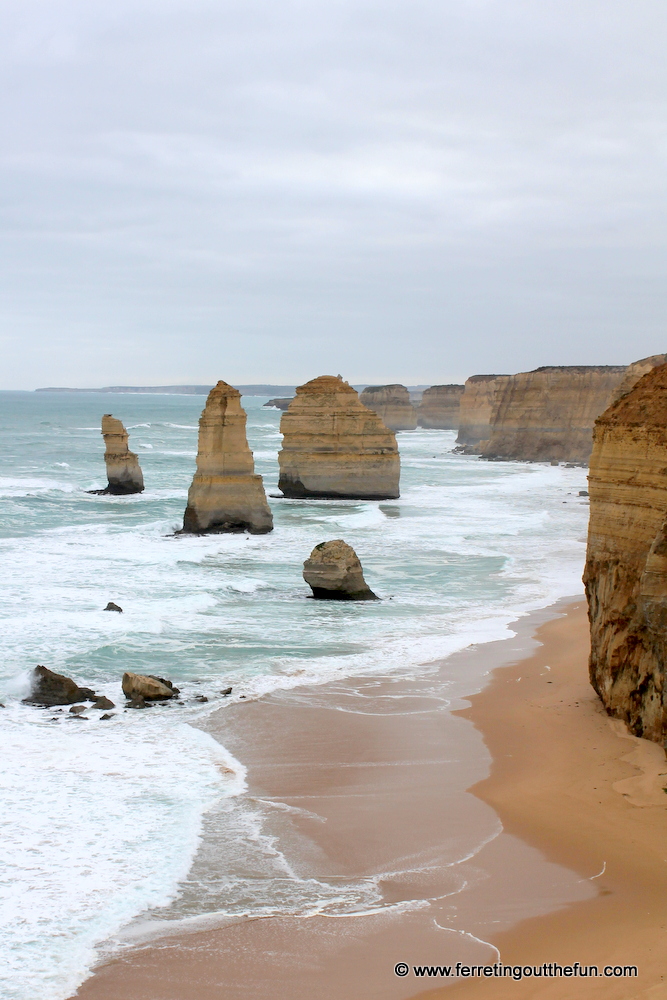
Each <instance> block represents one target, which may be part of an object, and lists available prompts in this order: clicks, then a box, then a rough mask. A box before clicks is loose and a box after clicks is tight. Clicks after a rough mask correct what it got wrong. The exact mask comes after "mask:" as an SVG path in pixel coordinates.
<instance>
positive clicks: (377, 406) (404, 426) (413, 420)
mask: <svg viewBox="0 0 667 1000" xmlns="http://www.w3.org/2000/svg"><path fill="white" fill-rule="evenodd" d="M359 402H360V403H361V404H362V405H363V406H367V407H368V409H369V410H372V411H373V413H377V415H378V417H379V418H380V420H381V421H382V423H383V424H384V425H385V427H388V428H389V430H390V431H413V430H414V429H415V427H416V426H417V411H416V410H415V408H414V406H413V405H412V403H411V401H410V393H409V392H408V390H407V389H406V388H405V386H404V385H398V384H396V385H368V386H366V388H365V389H364V391H363V392H362V394H361V396H360V397H359Z"/></svg>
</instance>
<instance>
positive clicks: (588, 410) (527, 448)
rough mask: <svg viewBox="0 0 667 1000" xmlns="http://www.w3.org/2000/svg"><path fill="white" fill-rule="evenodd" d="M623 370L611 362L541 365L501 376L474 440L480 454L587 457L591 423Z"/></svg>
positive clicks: (541, 459)
mask: <svg viewBox="0 0 667 1000" xmlns="http://www.w3.org/2000/svg"><path fill="white" fill-rule="evenodd" d="M626 374H627V367H626V366H625V365H623V366H615V365H600V366H576V367H574V366H573V367H545V368H537V369H536V370H535V371H532V372H520V373H519V374H518V375H512V376H511V377H510V378H508V379H507V381H506V383H505V385H504V387H503V389H502V392H501V393H499V395H498V397H497V399H496V402H495V406H494V410H493V413H492V416H491V432H490V434H489V436H488V438H487V440H486V441H483V442H482V443H481V444H480V447H479V452H480V454H482V455H484V456H485V457H486V458H504V459H518V460H523V461H529V462H549V461H558V462H574V463H577V464H581V465H585V464H587V463H588V459H589V457H590V453H591V448H592V446H593V424H594V423H595V420H596V418H597V417H599V415H600V414H601V413H602V412H603V410H605V409H606V407H607V406H608V405H609V401H610V399H611V398H612V395H613V393H614V392H615V391H616V390H617V389H618V387H619V385H620V384H621V382H622V381H623V379H624V377H625V376H626Z"/></svg>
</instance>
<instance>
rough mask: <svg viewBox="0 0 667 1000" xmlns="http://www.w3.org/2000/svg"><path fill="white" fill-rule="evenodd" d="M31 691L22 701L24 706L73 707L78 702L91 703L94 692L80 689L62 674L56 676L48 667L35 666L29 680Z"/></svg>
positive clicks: (88, 689)
mask: <svg viewBox="0 0 667 1000" xmlns="http://www.w3.org/2000/svg"><path fill="white" fill-rule="evenodd" d="M30 684H31V691H30V695H29V696H28V697H27V698H24V699H23V702H24V704H26V705H44V706H46V707H48V708H50V707H51V706H52V705H74V704H76V702H78V701H93V700H94V699H95V698H96V695H95V692H94V691H91V689H90V688H81V687H79V685H78V684H77V683H76V682H75V681H73V680H72V678H71V677H65V675H64V674H56V673H54V672H53V671H52V670H49V669H48V667H43V666H41V665H40V666H37V667H35V669H34V670H33V672H32V676H31V678H30Z"/></svg>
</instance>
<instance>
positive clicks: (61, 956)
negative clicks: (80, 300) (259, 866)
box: [0, 393, 588, 1000]
mask: <svg viewBox="0 0 667 1000" xmlns="http://www.w3.org/2000/svg"><path fill="white" fill-rule="evenodd" d="M265 401H266V400H265V399H261V398H258V397H245V398H244V400H243V403H244V406H245V407H246V409H247V412H248V438H249V442H250V446H251V448H252V449H253V451H254V454H255V462H256V468H257V471H258V472H260V473H261V474H262V475H263V476H264V482H265V487H266V490H267V493H268V494H271V493H276V492H277V478H278V475H277V474H278V467H277V460H276V456H277V451H278V448H279V446H280V434H279V422H280V413H279V412H278V411H276V410H273V409H264V408H263V405H262V404H263V403H264V402H265ZM203 403H204V398H203V397H190V396H154V395H145V396H140V395H123V396H117V395H97V394H85V395H78V394H46V393H44V394H42V393H0V497H1V499H2V503H1V505H0V560H1V566H2V574H1V579H2V594H1V600H0V618H1V627H2V636H3V639H2V644H3V656H2V661H1V662H0V701H2V702H3V703H4V705H5V708H4V709H3V710H0V711H1V713H2V714H1V715H0V725H2V728H3V743H4V744H5V746H6V747H7V750H6V753H5V755H4V756H5V768H4V769H3V777H2V786H1V788H0V793H1V795H2V815H3V817H4V819H3V839H4V842H5V844H6V845H7V850H8V863H9V867H8V876H9V877H3V878H2V880H0V892H1V893H2V895H3V897H4V904H5V905H4V906H3V912H4V913H5V914H6V915H7V924H6V925H5V927H4V930H3V941H2V944H3V953H4V954H6V953H7V950H8V949H9V948H10V946H11V948H12V954H13V955H14V956H15V957H14V960H13V961H14V963H15V964H14V967H13V968H10V969H9V970H8V973H7V979H6V981H5V983H4V984H3V985H0V995H1V996H2V997H7V998H11V1000H27V998H32V997H34V996H35V995H40V996H41V997H44V998H46V1000H61V998H64V997H66V996H68V994H69V993H70V992H71V991H72V990H73V989H74V988H75V987H76V985H77V984H78V983H79V982H80V981H81V979H82V977H83V976H84V975H85V971H86V969H87V968H88V967H89V966H90V964H91V962H92V961H93V960H94V957H95V954H96V949H97V948H98V946H99V944H100V943H101V942H103V941H104V940H105V939H107V938H108V937H109V936H111V935H113V934H115V933H117V932H118V931H119V930H120V929H121V928H122V927H123V926H124V925H126V924H127V923H129V922H130V921H131V920H133V919H134V918H136V917H137V916H138V915H140V914H142V913H144V912H145V911H146V910H147V909H150V908H156V907H164V906H167V905H168V904H169V903H171V902H173V900H174V899H175V898H177V897H178V893H179V888H178V886H179V880H181V879H183V877H184V876H185V875H186V874H187V871H188V869H189V867H190V864H191V861H192V858H193V855H194V853H195V851H196V848H197V844H198V842H199V837H200V831H201V824H202V816H203V815H204V813H205V811H206V810H207V809H210V808H212V806H213V804H214V803H215V802H219V800H220V798H221V796H222V797H223V798H224V797H228V798H229V799H230V801H232V800H234V799H235V798H238V796H241V795H242V791H243V767H242V763H243V762H235V761H233V760H232V759H231V758H230V756H229V754H227V753H226V751H225V749H224V748H221V747H220V746H219V744H217V743H215V741H213V740H212V738H211V737H209V736H207V735H206V734H204V733H202V732H201V731H200V730H199V729H197V728H196V727H195V726H193V725H191V724H190V723H191V722H195V721H196V720H197V719H198V718H200V717H201V716H202V714H205V713H207V712H209V711H210V710H211V709H213V708H215V707H217V706H218V705H220V704H223V699H222V697H221V695H220V690H221V689H222V688H224V687H227V686H228V685H233V687H234V693H233V695H232V700H235V699H237V698H238V697H240V696H241V695H244V696H245V697H256V696H258V695H261V694H262V693H263V692H265V691H269V690H272V689H274V688H276V687H289V686H294V685H296V684H303V683H320V682H322V681H324V680H327V679H331V678H335V677H340V676H348V675H354V674H359V673H362V672H364V673H366V674H367V673H369V672H373V671H375V672H379V673H381V674H383V673H391V671H393V670H396V669H401V670H404V669H405V668H406V666H410V667H414V669H415V670H418V668H419V664H421V663H425V662H428V661H429V660H433V659H434V658H437V657H442V656H445V655H447V654H448V653H450V652H452V651H454V650H456V649H460V648H463V647H465V646H466V645H468V644H469V643H470V642H479V641H484V640H487V639H488V640H491V639H496V638H500V637H502V636H503V635H506V634H507V624H508V623H509V622H510V621H511V620H512V619H513V618H515V617H516V615H517V614H518V613H521V612H525V611H528V610H531V609H534V608H538V607H543V606H545V605H547V604H549V603H551V602H552V601H554V600H557V599H558V598H559V597H562V596H564V595H568V594H573V593H577V592H579V591H580V589H581V585H580V577H581V568H582V564H583V555H584V544H585V543H584V536H585V530H586V522H587V513H588V511H587V506H586V504H585V502H583V501H582V500H581V499H580V498H579V497H578V496H577V493H578V491H579V490H580V489H584V488H585V486H586V478H585V470H582V469H565V468H562V467H559V468H554V467H550V466H544V465H525V464H520V463H485V462H481V461H479V460H478V459H477V458H475V457H471V456H459V455H453V454H452V453H451V450H452V447H453V445H454V438H455V434H454V432H448V431H437V430H417V431H413V432H404V433H401V434H399V436H398V440H399V447H400V451H401V468H402V471H401V499H400V500H397V501H387V502H384V503H371V502H353V501H316V502H304V501H298V500H283V499H271V500H270V503H271V505H272V508H273V512H274V519H275V530H274V532H273V533H271V534H270V535H265V536H247V535H230V536H220V535H215V536H209V537H201V538H190V537H182V536H181V537H174V535H173V532H174V530H175V529H177V528H178V527H180V525H181V522H182V515H183V510H184V507H185V500H186V494H187V489H188V486H189V483H190V481H191V478H192V474H193V471H194V459H195V453H196V445H197V420H198V417H199V414H200V412H201V409H202V406H203ZM108 410H111V411H112V412H113V414H114V416H117V417H119V418H120V419H121V420H123V422H124V423H125V425H126V427H127V428H128V431H129V433H130V447H131V448H132V450H134V451H136V452H137V453H138V455H139V457H140V462H141V465H142V468H143V472H144V479H145V482H146V487H147V488H146V491H145V492H144V493H143V494H141V495H139V496H135V497H99V496H91V495H89V494H87V493H86V492H85V491H86V490H89V489H95V488H100V487H102V486H104V485H105V483H106V478H105V475H104V461H103V442H102V438H101V435H100V430H99V427H100V418H101V415H102V413H104V412H107V411H108ZM330 538H344V539H345V540H346V541H347V542H349V543H350V544H351V545H352V546H354V548H355V549H356V551H357V553H358V555H359V556H360V558H361V561H362V563H363V566H364V571H365V575H366V578H367V581H368V583H369V585H370V586H371V587H372V589H373V590H374V591H375V592H376V593H377V594H378V595H379V596H380V597H381V598H382V601H381V602H378V603H361V604H338V603H336V604H331V605H329V604H326V603H322V602H315V601H312V600H310V599H309V596H308V595H309V590H308V588H307V587H306V585H305V584H304V582H303V579H302V577H301V568H302V565H303V561H304V559H305V558H306V557H307V556H308V554H309V553H310V551H311V549H312V548H313V546H314V545H315V544H317V543H318V542H321V541H324V540H327V539H330ZM108 601H114V602H116V603H117V604H119V605H120V606H121V607H122V608H123V609H124V613H123V614H122V615H118V614H112V613H108V612H104V611H103V610H102V609H103V608H104V607H105V605H106V604H107V602H108ZM36 663H42V664H44V665H46V666H48V667H50V668H51V669H54V670H57V671H60V672H64V673H66V674H68V675H70V676H73V677H74V678H75V679H76V680H77V682H79V683H80V684H85V685H87V686H91V687H94V688H95V689H96V690H97V691H98V692H100V693H104V694H106V695H107V696H108V697H110V698H112V700H113V701H115V702H116V703H117V704H118V705H119V706H120V705H121V704H122V702H121V693H120V677H121V675H122V673H123V671H124V670H133V671H137V672H140V673H141V672H146V673H159V674H161V675H163V676H167V677H169V678H171V679H172V680H173V681H174V682H175V683H176V684H177V685H178V686H179V687H181V689H182V691H183V698H184V702H185V704H184V705H183V706H174V705H168V706H163V707H161V708H155V709H152V710H151V711H150V712H136V713H132V712H130V713H123V712H122V711H120V710H119V711H118V713H117V715H116V716H115V718H114V719H112V720H110V722H108V723H104V724H100V722H99V721H98V719H97V718H95V719H92V718H91V720H90V721H89V722H87V723H86V722H77V721H76V720H74V719H72V718H70V717H68V713H67V712H63V713H53V712H45V711H42V710H39V709H35V708H31V707H27V706H24V705H22V704H21V700H20V699H21V697H22V696H23V695H24V693H25V691H26V685H27V674H28V671H29V670H31V669H32V667H34V665H35V664H36ZM473 686H474V685H473ZM197 694H204V695H205V696H206V697H208V699H209V701H208V702H207V703H206V704H201V703H199V702H196V701H194V698H195V696H196V695H197ZM90 714H91V715H92V713H90ZM52 720H55V721H52ZM221 765H222V766H223V767H224V766H230V767H231V768H232V769H233V771H234V773H233V774H226V773H225V774H221ZM184 774H187V781H183V780H182V776H183V775H184ZM147 776H149V777H150V780H149V781H147V780H146V779H147ZM27 790H29V793H27ZM249 836H250V834H249ZM130 857H131V858H132V863H130V861H129V860H128V859H129V858H130ZM165 858H166V859H168V864H165V863H164V860H165ZM137 859H140V860H141V866H142V873H143V875H142V879H141V881H140V882H137V879H136V870H137ZM264 903H265V901H264V902H263V903H262V905H264ZM216 905H217V904H216ZM225 905H226V906H228V907H229V910H230V912H234V905H235V902H234V892H233V887H232V889H231V890H229V891H228V892H227V895H226V903H225ZM248 905H249V904H248V901H247V899H244V901H243V906H244V907H246V909H247V907H248ZM295 905H296V904H295ZM345 905H353V901H352V900H351V899H347V900H346V901H345ZM0 984H2V978H1V974H0ZM3 990H4V992H2V991H3Z"/></svg>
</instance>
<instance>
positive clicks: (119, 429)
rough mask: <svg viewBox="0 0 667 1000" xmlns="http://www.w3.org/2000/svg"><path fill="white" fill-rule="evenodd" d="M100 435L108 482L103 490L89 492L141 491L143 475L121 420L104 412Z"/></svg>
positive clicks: (99, 493) (119, 494) (122, 494)
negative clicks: (103, 447)
mask: <svg viewBox="0 0 667 1000" xmlns="http://www.w3.org/2000/svg"><path fill="white" fill-rule="evenodd" d="M102 437H103V438H104V444H105V451H104V461H105V463H106V467H107V479H108V481H109V482H108V485H107V486H106V487H105V488H104V489H103V490H90V492H91V493H96V494H97V495H98V496H104V495H105V494H111V495H113V496H124V495H127V494H130V493H143V490H144V477H143V473H142V471H141V466H140V465H139V459H138V458H137V456H136V455H135V454H134V452H133V451H130V450H129V448H128V435H127V431H126V430H125V427H124V426H123V424H122V422H121V421H120V420H117V419H116V417H113V416H112V415H111V414H110V413H105V414H104V416H103V417H102Z"/></svg>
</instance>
